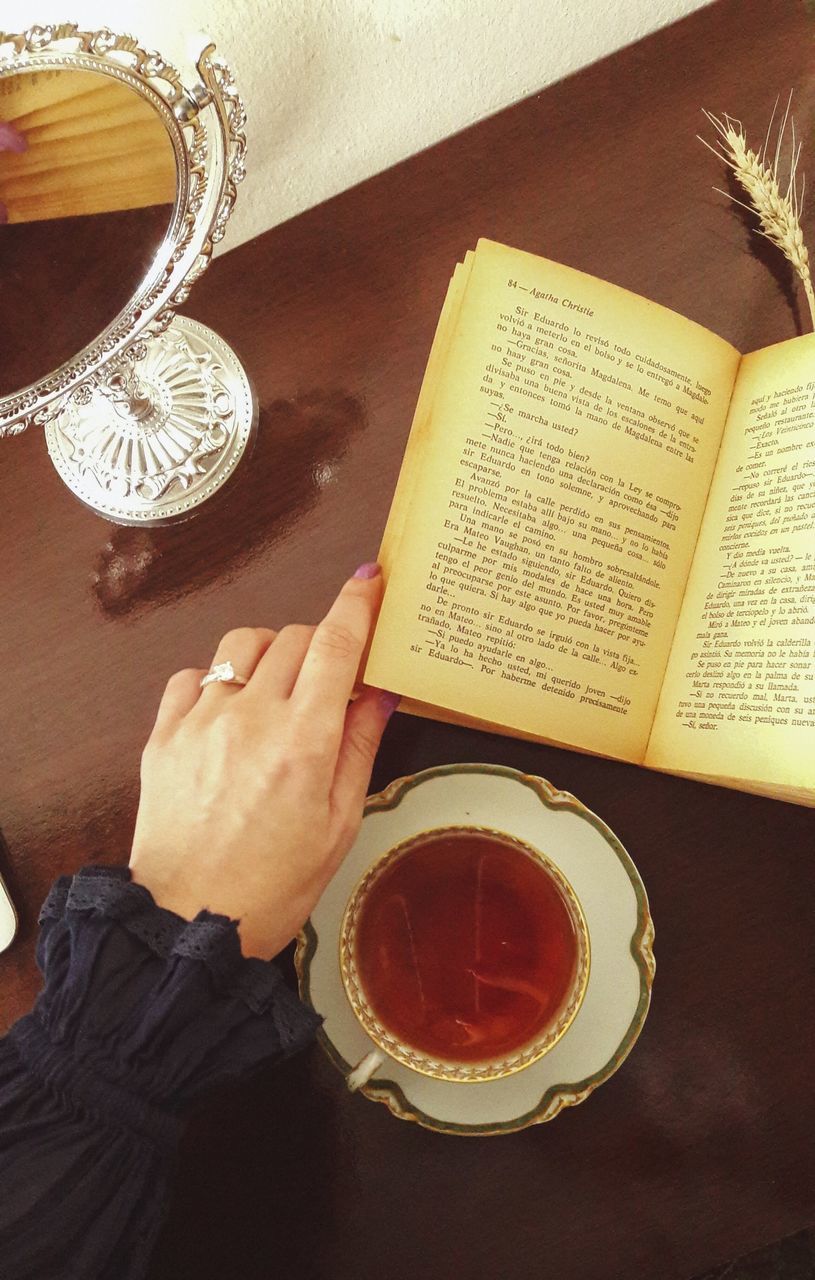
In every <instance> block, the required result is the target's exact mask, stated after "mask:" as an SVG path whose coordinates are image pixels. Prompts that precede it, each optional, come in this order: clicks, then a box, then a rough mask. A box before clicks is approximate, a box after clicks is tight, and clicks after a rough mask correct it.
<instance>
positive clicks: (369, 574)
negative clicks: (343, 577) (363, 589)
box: [354, 560, 382, 578]
mask: <svg viewBox="0 0 815 1280" xmlns="http://www.w3.org/2000/svg"><path fill="white" fill-rule="evenodd" d="M381 572H382V569H381V567H380V566H379V565H378V564H377V562H376V561H375V560H371V561H369V563H368V564H361V565H360V566H359V568H358V569H357V571H356V573H355V574H354V577H355V578H376V577H378V576H379V574H380V573H381Z"/></svg>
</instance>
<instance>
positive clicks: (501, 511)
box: [365, 241, 740, 760]
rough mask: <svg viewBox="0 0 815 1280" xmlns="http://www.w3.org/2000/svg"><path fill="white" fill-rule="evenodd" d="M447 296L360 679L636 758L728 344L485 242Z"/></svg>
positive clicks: (676, 594) (720, 402)
mask: <svg viewBox="0 0 815 1280" xmlns="http://www.w3.org/2000/svg"><path fill="white" fill-rule="evenodd" d="M448 304H449V307H448V317H447V321H446V323H445V324H440V326H439V331H438V332H437V338H436V343H434V352H435V353H436V354H437V355H438V353H439V352H443V358H438V359H436V360H431V365H430V366H429V370H428V376H427V378H426V381H425V386H424V388H423V393H422V397H421V398H420V408H421V412H420V413H417V417H416V419H415V421H414V428H413V432H412V435H411V444H410V446H409V450H408V455H407V457H408V464H407V471H408V478H407V479H406V480H405V482H404V483H401V482H400V486H399V489H398V491H397V500H396V503H395V506H394V511H393V526H392V524H391V521H390V520H389V524H388V530H387V531H386V535H385V540H384V543H383V562H384V568H385V573H386V592H385V598H384V602H383V606H382V610H381V613H380V617H379V622H378V624H377V628H376V632H375V635H374V640H373V644H372V647H371V652H370V656H369V661H368V665H367V668H366V672H365V680H366V682H367V683H368V684H377V685H380V686H382V687H386V688H389V689H392V690H394V691H395V692H397V693H401V694H403V695H405V696H406V697H408V698H411V699H414V700H417V701H419V702H423V703H426V704H430V705H432V706H435V707H437V708H442V709H447V710H449V711H452V712H457V713H460V714H464V715H467V716H470V717H473V718H475V719H478V720H481V721H483V722H487V723H490V724H492V725H495V726H496V727H507V728H509V729H510V730H511V731H515V732H519V733H528V734H531V735H533V736H538V737H542V738H546V739H547V740H550V741H559V742H565V743H568V744H569V745H574V746H577V747H583V748H585V749H587V750H591V751H595V752H597V753H600V754H610V755H618V756H620V757H622V758H625V759H631V760H641V759H642V757H643V754H644V751H645V746H646V743H647V739H648V734H649V731H650V727H651V723H652V719H653V715H654V711H655V708H656V702H657V696H658V692H659V687H660V684H661V681H662V676H663V673H664V669H665V664H666V662H667V656H668V650H669V647H670V642H671V638H672V636H673V631H674V628H675V625H676V620H677V615H678V611H679V606H680V603H681V600H682V595H683V592H684V587H685V582H686V579H687V573H688V569H689V566H690V561H691V557H692V553H693V548H694V546H695V543H696V537H697V534H698V530H699V525H700V522H701V517H702V512H703V510H704V505H705V501H706V498H707V493H708V489H709V485H710V479H711V476H712V473H713V467H714V464H715V459H716V455H717V452H718V448H719V443H720V439H721V432H722V429H723V424H724V419H725V416H726V411H727V405H728V403H729V400H730V395H731V392H732V387H733V382H734V380H735V374H736V369H737V367H738V362H739V359H740V357H739V354H738V352H736V351H735V349H734V348H733V347H731V346H730V345H729V344H728V343H726V342H724V341H723V340H722V339H720V338H717V337H716V336H715V335H713V334H710V333H708V332H707V331H706V330H704V329H702V328H701V327H700V326H699V325H696V324H694V323H693V322H692V321H689V320H685V319H683V318H682V317H681V316H678V315H676V314H675V313H673V312H671V311H668V310H667V309H666V308H664V307H660V306H657V305H656V304H654V303H650V302H647V301H646V300H645V299H643V298H638V297H636V295H634V294H630V293H627V292H626V291H625V290H622V289H619V288H617V287H616V286H614V285H610V284H606V283H604V282H603V281H599V280H595V279H594V278H592V277H591V276H587V275H584V274H583V273H581V272H577V271H574V270H572V269H571V268H569V267H563V266H560V265H558V264H557V263H553V262H549V261H547V260H546V259H542V258H537V257H534V256H533V255H531V254H525V253H521V252H518V251H516V250H512V249H507V248H505V247H503V246H501V245H496V244H493V243H491V242H489V241H480V242H479V245H478V249H477V251H476V253H475V255H474V256H473V257H472V258H471V259H470V261H469V272H468V273H467V271H466V270H465V273H464V274H463V276H461V277H460V279H459V286H458V287H457V286H456V285H455V284H454V286H453V289H452V293H451V295H448Z"/></svg>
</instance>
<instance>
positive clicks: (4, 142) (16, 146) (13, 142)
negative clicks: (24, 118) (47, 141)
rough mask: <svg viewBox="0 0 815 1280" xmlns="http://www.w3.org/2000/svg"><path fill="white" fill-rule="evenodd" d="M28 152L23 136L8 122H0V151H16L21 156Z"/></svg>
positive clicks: (26, 142)
mask: <svg viewBox="0 0 815 1280" xmlns="http://www.w3.org/2000/svg"><path fill="white" fill-rule="evenodd" d="M27 150H28V141H27V139H26V137H25V134H22V133H20V130H19V129H17V128H16V127H15V126H14V125H13V124H11V123H10V122H9V121H8V120H0V151H16V152H17V153H18V154H21V153H22V152H23V151H27Z"/></svg>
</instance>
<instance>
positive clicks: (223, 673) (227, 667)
mask: <svg viewBox="0 0 815 1280" xmlns="http://www.w3.org/2000/svg"><path fill="white" fill-rule="evenodd" d="M248 683H249V681H248V680H247V679H246V677H245V676H236V675H235V668H234V667H233V666H232V663H231V662H218V663H216V665H215V666H214V667H210V669H209V671H208V672H207V674H206V675H205V676H203V677H202V678H201V688H202V689H203V688H205V687H206V686H207V685H208V684H241V685H243V684H248Z"/></svg>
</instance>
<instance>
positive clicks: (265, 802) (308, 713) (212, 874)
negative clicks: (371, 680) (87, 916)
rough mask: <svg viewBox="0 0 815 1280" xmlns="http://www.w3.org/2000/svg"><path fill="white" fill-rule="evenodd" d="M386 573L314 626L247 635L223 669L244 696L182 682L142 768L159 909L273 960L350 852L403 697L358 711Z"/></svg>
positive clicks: (141, 835) (350, 589)
mask: <svg viewBox="0 0 815 1280" xmlns="http://www.w3.org/2000/svg"><path fill="white" fill-rule="evenodd" d="M381 591H382V579H381V575H380V573H379V567H378V565H363V566H362V567H361V568H360V569H358V570H357V572H356V574H355V575H354V577H353V578H351V579H349V581H348V582H346V584H345V586H344V587H343V589H342V591H341V592H340V594H339V596H338V597H337V599H336V600H335V602H334V604H333V605H332V607H331V609H330V610H329V612H328V614H327V616H326V617H325V618H324V619H323V621H322V622H321V623H320V625H319V626H318V627H316V628H315V627H306V626H288V627H284V628H283V630H282V631H280V632H277V633H275V632H274V631H266V630H262V629H252V628H243V629H240V630H238V631H230V632H229V634H228V635H226V636H224V638H223V640H222V641H221V643H220V645H219V646H218V652H217V653H216V654H215V657H214V658H213V665H214V664H215V663H220V662H226V661H227V660H228V661H230V662H231V663H232V666H233V668H234V670H235V673H236V674H237V675H241V676H245V677H247V679H248V683H247V684H246V686H245V687H243V688H242V687H239V686H238V685H233V684H224V683H216V684H210V685H207V687H206V688H204V689H201V687H200V681H201V677H202V676H203V675H205V674H206V673H205V672H204V671H197V670H189V671H180V672H179V673H178V674H177V675H174V676H173V677H172V678H171V680H170V682H169V684H168V685H167V688H166V690H165V693H164V696H163V698H162V700H161V705H160V707H159V711H158V717H157V719H156V723H155V727H154V729H153V732H152V734H151V736H150V739H149V741H148V743H147V746H146V747H145V750H144V755H143V758H142V790H141V800H140V803H139V813H138V817H137V820H136V832H135V836H134V839H133V852H132V854H131V858H130V866H131V871H132V875H133V879H134V880H135V881H136V882H137V883H138V884H143V885H145V886H146V888H148V889H149V890H150V892H151V893H152V894H153V897H154V898H155V900H156V902H158V903H159V905H160V906H163V907H168V908H169V909H170V910H172V911H176V912H178V913H179V915H182V916H185V917H186V918H188V919H191V918H192V917H193V916H195V915H196V914H197V912H198V911H200V910H201V908H203V907H206V908H207V909H208V910H210V911H215V912H220V913H223V914H224V915H228V916H231V917H232V918H237V919H238V920H239V921H240V924H239V932H240V936H241V946H242V949H243V953H244V955H247V956H250V955H251V956H261V957H263V958H268V957H270V956H273V955H275V954H276V953H277V952H278V951H280V949H281V948H282V947H284V946H285V945H286V943H287V942H289V941H290V940H291V939H292V938H293V937H294V936H295V934H296V933H297V932H298V930H299V929H300V928H301V926H302V925H303V923H304V922H305V920H306V919H307V918H308V916H309V914H310V912H311V910H312V908H313V907H314V905H315V903H316V902H317V899H318V898H319V897H320V894H321V893H322V892H323V889H324V888H325V886H326V885H327V884H328V881H329V880H330V879H331V876H332V875H333V874H334V871H335V870H336V868H337V867H338V866H339V864H340V862H341V861H342V859H343V857H344V856H345V854H346V853H347V851H348V849H349V848H350V846H351V844H352V842H353V840H354V837H355V836H356V833H357V831H358V829H359V825H360V822H361V819H362V807H363V804H364V802H365V796H366V793H367V788H368V783H369V780H370V776H371V767H372V765H373V760H374V756H375V754H376V750H377V747H378V746H379V740H380V738H381V736H382V731H383V730H384V728H385V725H386V723H387V720H388V717H389V715H390V713H391V712H392V711H393V709H394V707H395V705H396V701H397V699H396V698H395V697H394V696H393V695H392V694H387V693H382V692H381V691H379V690H377V689H365V690H363V692H362V694H361V695H360V697H359V698H358V699H357V700H356V702H354V703H353V704H352V705H351V706H350V707H349V705H348V703H349V699H350V697H351V693H352V690H353V688H354V681H355V678H356V675H357V669H358V667H359V663H360V659H361V657H362V652H363V649H364V647H365V643H366V641H367V639H368V635H369V633H370V630H371V627H372V625H373V622H374V619H375V617H376V613H377V610H378V608H379V603H380V597H381Z"/></svg>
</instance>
